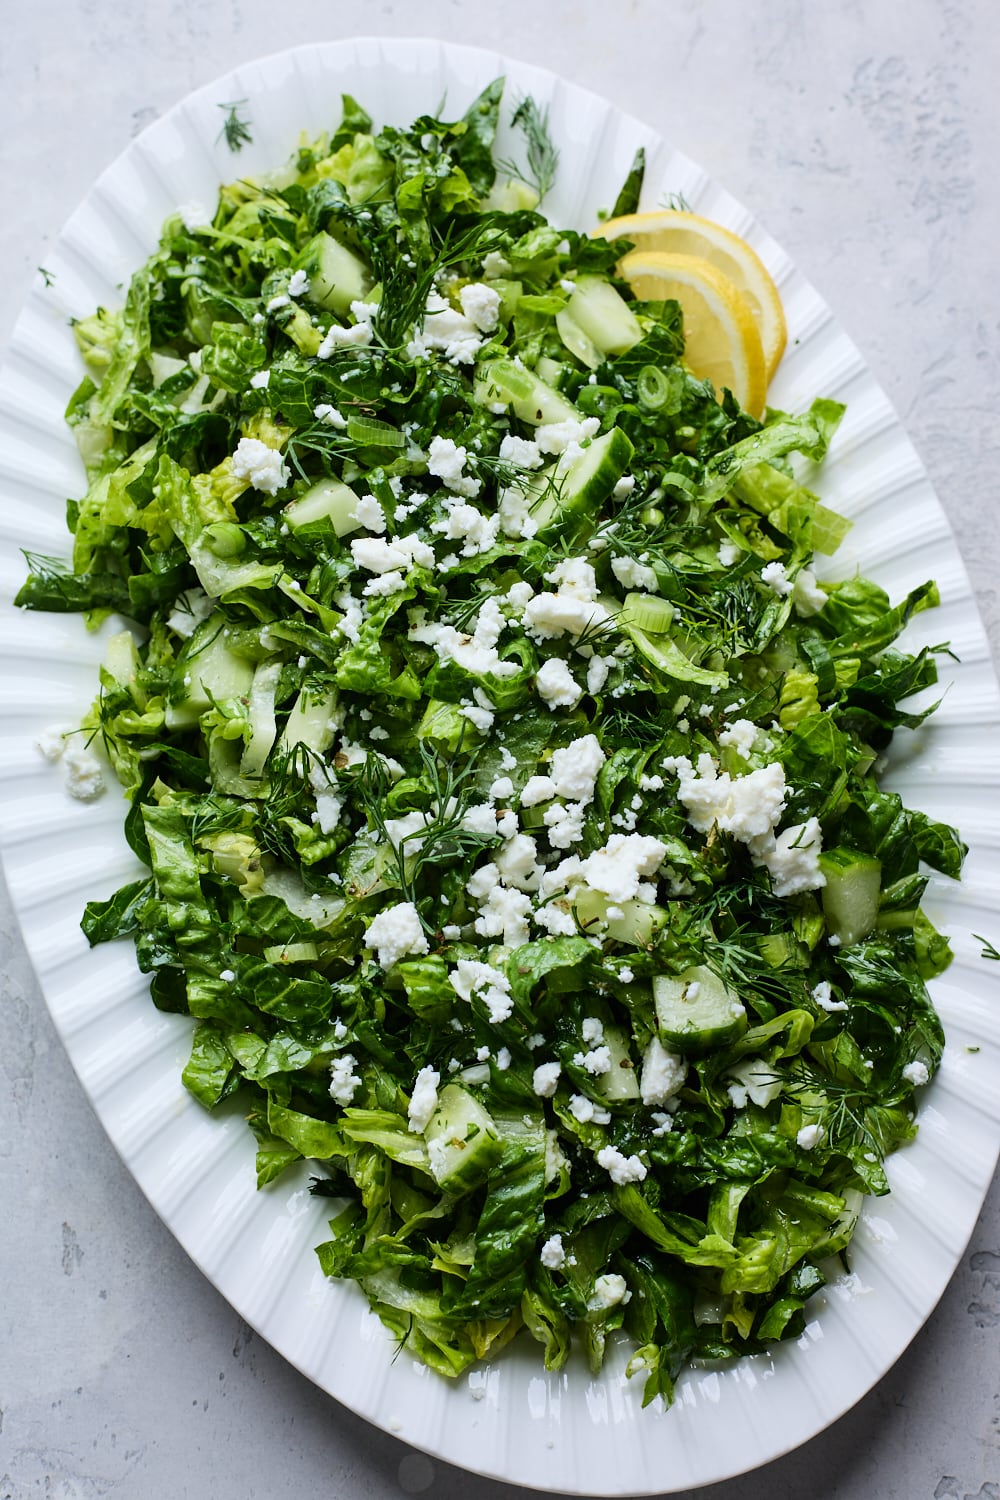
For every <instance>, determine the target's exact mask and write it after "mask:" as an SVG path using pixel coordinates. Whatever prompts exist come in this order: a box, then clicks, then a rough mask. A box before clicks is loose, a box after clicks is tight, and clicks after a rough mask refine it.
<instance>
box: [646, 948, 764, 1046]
mask: <svg viewBox="0 0 1000 1500" xmlns="http://www.w3.org/2000/svg"><path fill="white" fill-rule="evenodd" d="M653 1003H654V1004H655V1006H656V1020H657V1024H658V1026H659V1031H660V1035H661V1037H662V1038H663V1040H664V1041H665V1042H666V1043H667V1044H668V1045H669V1046H671V1047H673V1048H675V1049H676V1050H677V1051H678V1052H692V1053H697V1052H710V1051H711V1050H712V1049H713V1048H714V1047H728V1046H729V1044H730V1043H731V1042H735V1041H736V1040H737V1038H738V1037H740V1036H742V1035H743V1033H744V1031H746V1029H747V1013H746V1011H745V1010H744V1008H743V1003H742V1001H741V1000H740V998H739V996H738V995H735V994H734V993H733V991H732V990H730V989H728V988H727V987H726V986H725V985H724V984H723V982H722V980H721V979H719V977H718V976H717V975H716V974H713V973H712V971H711V969H706V968H705V967H704V965H702V964H696V965H694V966H693V967H692V968H690V969H685V970H684V972H683V974H675V975H674V974H671V975H667V974H658V975H657V977H656V978H655V979H654V980H653Z"/></svg>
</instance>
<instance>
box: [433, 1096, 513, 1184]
mask: <svg viewBox="0 0 1000 1500" xmlns="http://www.w3.org/2000/svg"><path fill="white" fill-rule="evenodd" d="M424 1140H425V1141H426V1142H427V1155H428V1157H429V1158H430V1164H431V1172H432V1173H433V1175H434V1179H435V1181H436V1182H437V1183H438V1184H439V1186H441V1187H443V1188H446V1189H447V1190H448V1192H450V1193H464V1192H467V1191H468V1190H469V1188H472V1187H475V1185H476V1184H477V1183H478V1182H481V1181H482V1180H483V1178H484V1177H485V1176H486V1174H487V1172H488V1171H489V1170H490V1168H491V1167H493V1166H495V1165H496V1163H497V1162H498V1161H499V1160H500V1156H501V1153H502V1151H503V1143H502V1141H501V1140H500V1135H499V1132H498V1131H497V1127H496V1123H495V1121H494V1119H493V1116H492V1115H491V1114H489V1112H488V1111H487V1110H485V1109H484V1108H483V1106H482V1105H481V1104H480V1103H479V1100H478V1099H476V1098H475V1097H474V1096H473V1095H472V1094H470V1093H469V1091H468V1089H464V1088H462V1086H461V1084H458V1083H449V1084H448V1085H447V1087H445V1088H443V1089H442V1090H441V1093H440V1095H439V1096H438V1104H437V1109H435V1111H434V1113H433V1115H431V1118H430V1120H429V1121H428V1123H427V1128H426V1130H425V1131H424Z"/></svg>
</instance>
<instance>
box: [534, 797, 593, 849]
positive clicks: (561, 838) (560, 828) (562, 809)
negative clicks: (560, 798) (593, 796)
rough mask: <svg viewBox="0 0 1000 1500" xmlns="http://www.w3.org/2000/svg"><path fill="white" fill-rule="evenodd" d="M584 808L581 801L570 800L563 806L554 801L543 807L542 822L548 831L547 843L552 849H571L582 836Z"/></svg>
mask: <svg viewBox="0 0 1000 1500" xmlns="http://www.w3.org/2000/svg"><path fill="white" fill-rule="evenodd" d="M584 816H585V809H584V806H583V803H582V802H570V803H568V804H567V805H566V806H564V805H563V804H562V803H561V802H554V803H553V804H552V806H551V807H547V808H546V809H545V813H544V815H543V822H544V824H545V827H546V828H547V829H548V832H549V843H550V844H551V845H552V847H553V849H572V847H573V845H574V844H578V843H579V842H580V840H581V839H582V838H583V821H584Z"/></svg>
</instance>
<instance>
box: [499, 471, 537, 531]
mask: <svg viewBox="0 0 1000 1500" xmlns="http://www.w3.org/2000/svg"><path fill="white" fill-rule="evenodd" d="M531 505H532V502H531V501H530V500H529V498H528V496H527V495H525V493H524V492H523V490H520V489H518V488H517V486H516V485H509V486H507V488H505V489H503V490H501V491H500V497H499V500H498V502H497V515H498V517H499V519H500V525H501V527H502V529H503V534H504V536H515V537H521V538H523V539H524V540H525V541H530V539H531V538H532V537H533V536H534V535H535V532H536V531H537V530H538V522H537V521H536V520H535V518H534V517H533V516H532V514H531Z"/></svg>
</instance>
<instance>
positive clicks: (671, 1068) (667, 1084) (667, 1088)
mask: <svg viewBox="0 0 1000 1500" xmlns="http://www.w3.org/2000/svg"><path fill="white" fill-rule="evenodd" d="M619 978H621V975H619ZM687 1071H688V1065H687V1062H686V1061H685V1059H684V1058H683V1057H681V1056H680V1055H679V1054H678V1053H676V1052H668V1051H667V1049H666V1047H664V1045H663V1043H662V1042H661V1041H660V1039H659V1037H656V1036H654V1037H653V1038H652V1039H651V1040H650V1042H649V1045H648V1046H647V1047H646V1050H645V1052H644V1053H643V1056H642V1072H641V1073H640V1075H639V1093H640V1096H641V1098H642V1102H643V1104H666V1102H667V1100H668V1099H671V1098H672V1097H673V1096H674V1094H676V1093H677V1092H678V1090H679V1089H680V1088H681V1087H682V1086H683V1083H684V1080H685V1078H686V1077H687Z"/></svg>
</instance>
